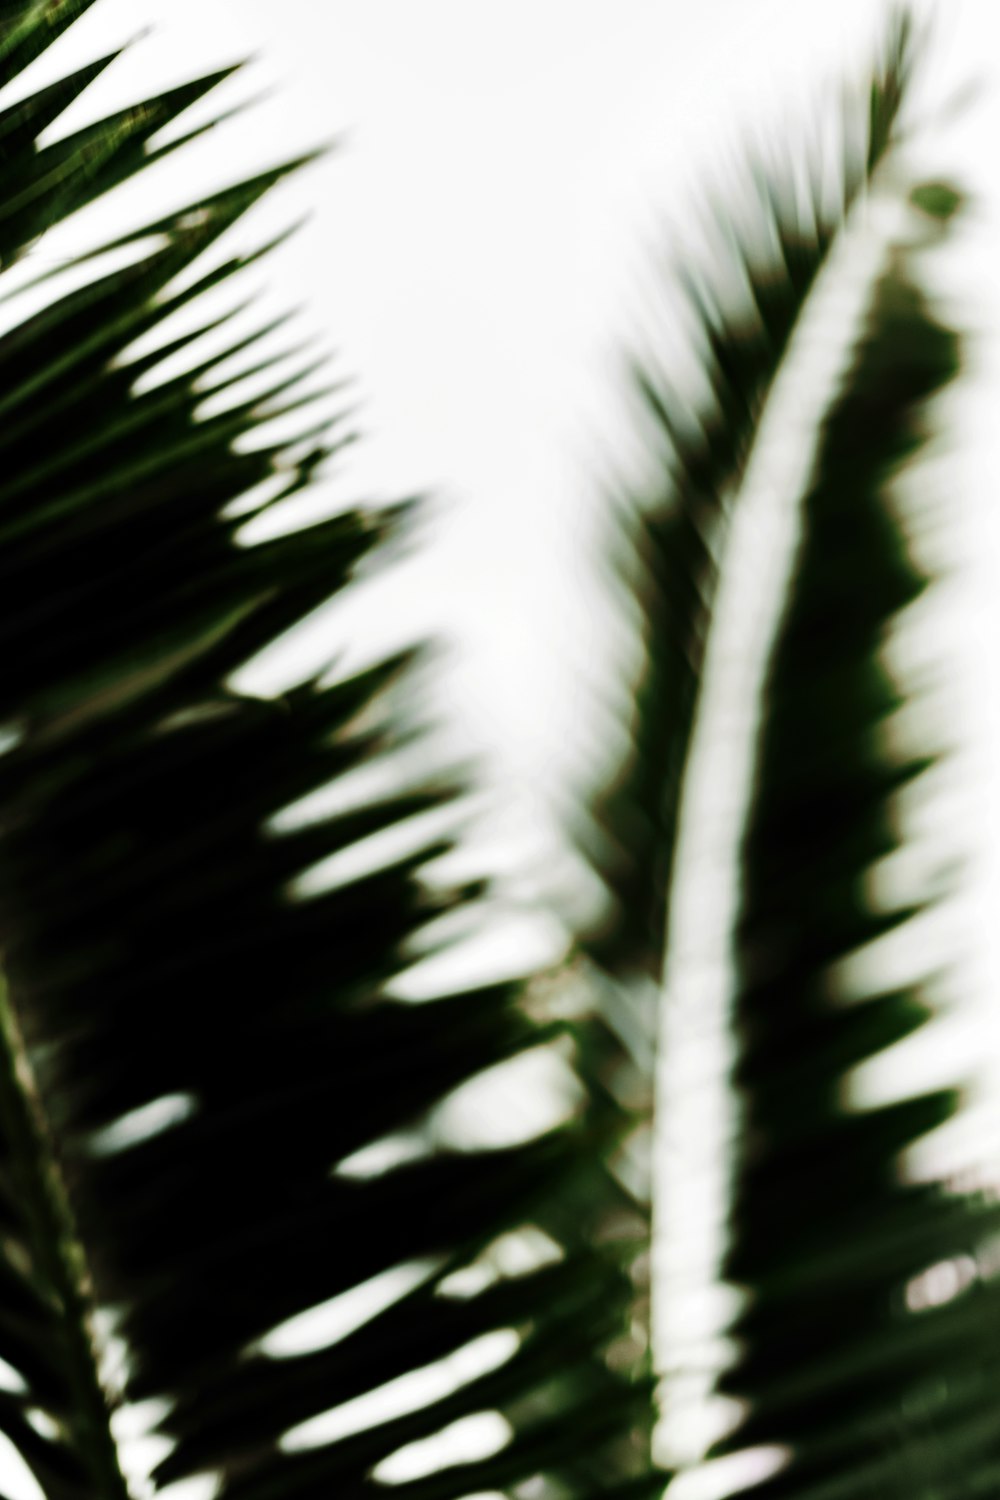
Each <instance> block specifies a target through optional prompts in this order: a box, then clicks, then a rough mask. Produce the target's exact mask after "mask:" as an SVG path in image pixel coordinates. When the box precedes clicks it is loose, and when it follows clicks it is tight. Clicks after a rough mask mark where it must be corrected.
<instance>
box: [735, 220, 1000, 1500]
mask: <svg viewBox="0 0 1000 1500" xmlns="http://www.w3.org/2000/svg"><path fill="white" fill-rule="evenodd" d="M916 270H917V268H916V267H915V265H914V256H913V253H912V252H910V251H904V250H896V251H895V252H894V253H893V254H892V255H891V256H890V263H889V266H888V268H887V270H886V271H885V272H884V274H883V275H882V276H881V279H880V280H879V282H878V285H877V287H876V290H875V294H874V297H873V300H872V304H871V308H870V312H869V316H868V321H867V327H866V329H865V331H864V334H863V336H862V338H861V340H860V343H859V345H858V348H857V352H856V356H855V359H854V362H853V367H852V368H851V370H850V372H849V374H848V375H847V378H846V381H845V384H844V389H843V391H842V393H841V394H840V395H839V397H838V399H837V401H836V403H835V405H834V406H833V408H832V410H831V412H830V414H829V416H828V418H827V420H826V423H825V426H824V429H823V432H822V436H821V442H820V448H819V453H818V457H817V461H816V467H815V472H814V476H813V479H812V481H811V483H810V486H809V488H808V492H807V494H806V497H805V500H804V515H803V541H802V547H801V553H800V556H799V558H798V562H797V567H796V570H795V576H794V580H793V583H792V590H791V596H790V601H789V605H788V609H787V614H786V616H785V618H784V620H783V623H782V626H781V630H780V635H779V639H778V643H777V646H776V649H775V654H774V657H773V660H772V663H771V670H770V680H769V684H768V688H767V693H766V701H765V706H764V727H763V736H762V743H761V746H760V751H759V762H758V776H757V784H756V789H755V795H754V802H753V806H752V810H751V814H750V822H749V829H748V833H747V838H746V844H745V849H744V854H743V864H742V886H743V892H742V912H741V917H740V922H739V929H738V941H737V961H738V967H739V979H738V985H737V994H736V1001H735V1020H736V1025H737V1033H738V1064H737V1069H736V1080H737V1083H738V1085H739V1088H740V1091H741V1096H742V1099H743V1101H744V1111H745V1113H744V1118H743V1122H742V1126H741V1129H740V1133H739V1138H738V1141H737V1170H736V1188H735V1199H734V1204H733V1219H732V1242H731V1247H730V1251H729V1254H728V1258H727V1264H726V1268H725V1272H726V1275H727V1276H728V1277H729V1278H730V1279H731V1280H732V1281H734V1282H736V1283H738V1284H739V1285H740V1286H741V1287H743V1288H744V1289H745V1290H746V1291H747V1292H748V1294H749V1295H748V1300H747V1306H746V1308H745V1310H744V1311H743V1312H742V1314H741V1315H740V1316H739V1317H738V1319H737V1321H736V1324H735V1326H734V1328H733V1332H734V1334H735V1335H736V1338H737V1341H738V1345H739V1353H738V1356H737V1358H736V1361H735V1364H734V1365H733V1367H732V1368H731V1369H730V1370H729V1371H728V1372H727V1374H726V1376H725V1378H724V1381H723V1389H724V1390H725V1391H726V1392H727V1393H729V1394H731V1395H735V1396H738V1397H739V1398H740V1399H741V1400H742V1401H744V1402H746V1403H747V1406H746V1412H745V1415H744V1417H743V1419H742V1421H741V1422H740V1423H739V1425H738V1427H737V1428H736V1430H735V1432H733V1433H732V1434H731V1435H730V1436H729V1437H727V1438H726V1439H725V1441H724V1442H722V1443H720V1444H719V1445H718V1447H717V1449H716V1452H717V1453H719V1454H722V1453H731V1452H734V1451H739V1450H740V1449H742V1448H746V1447H748V1446H753V1445H756V1444H782V1445H787V1446H789V1447H790V1450H791V1459H790V1462H789V1464H788V1465H787V1467H786V1468H785V1469H784V1470H783V1471H782V1472H781V1473H779V1474H778V1475H777V1476H776V1477H775V1478H773V1479H772V1480H770V1481H769V1482H767V1483H766V1484H764V1485H762V1486H760V1487H759V1488H755V1489H754V1490H753V1493H754V1494H755V1495H757V1494H759V1495H760V1496H761V1500H765V1497H767V1500H771V1497H774V1500H777V1497H779V1496H781V1497H789V1500H791V1497H794V1500H806V1497H809V1500H827V1497H829V1500H834V1497H837V1496H845V1497H846V1496H848V1495H851V1496H858V1495H869V1494H870V1495H873V1496H874V1495H889V1494H892V1495H895V1494H902V1493H907V1494H913V1495H921V1494H927V1495H930V1494H934V1495H940V1496H948V1497H955V1500H958V1497H965V1496H971V1495H974V1494H985V1493H990V1492H991V1491H992V1489H993V1488H994V1487H995V1484H996V1480H997V1475H998V1473H1000V1469H998V1467H997V1465H998V1460H1000V1420H998V1418H1000V1408H998V1404H997V1397H996V1380H997V1374H998V1372H1000V1365H998V1356H997V1332H998V1330H1000V1290H998V1286H997V1283H996V1281H995V1280H990V1278H989V1274H988V1257H987V1258H984V1247H985V1246H986V1245H987V1242H988V1241H989V1240H990V1239H991V1238H995V1235H996V1232H997V1210H996V1208H995V1207H989V1206H987V1205H986V1204H984V1203H982V1202H981V1201H980V1200H979V1199H978V1198H977V1197H976V1196H965V1195H962V1194H960V1193H959V1192H957V1191H955V1192H949V1191H945V1190H944V1189H943V1188H941V1187H939V1186H938V1185H936V1184H934V1183H926V1182H925V1183H917V1182H911V1181H907V1180H905V1178H904V1177H903V1176H902V1175H901V1174H900V1168H899V1159H900V1156H901V1153H902V1152H903V1151H904V1150H905V1149H906V1148H907V1147H909V1146H911V1145H912V1144H913V1143H915V1142H916V1141H917V1140H919V1139H920V1138H921V1137H923V1136H924V1135H926V1134H927V1132H929V1131H930V1130H932V1129H934V1128H935V1127H937V1126H939V1125H940V1124H942V1123H943V1122H945V1121H947V1120H948V1119H949V1118H950V1117H951V1116H952V1115H953V1114H954V1112H955V1110H956V1108H957V1107H958V1102H959V1096H958V1094H957V1092H956V1091H954V1090H938V1091H935V1092H933V1093H928V1094H924V1095H921V1096H919V1097H906V1096H904V1097H902V1098H900V1099H899V1100H898V1101H894V1102H891V1103H888V1104H884V1105H881V1106H879V1107H865V1108H862V1107H859V1106H852V1105H851V1104H850V1102H849V1101H848V1098H847V1094H846V1087H847V1084H848V1083H849V1080H850V1076H851V1073H852V1071H853V1070H854V1069H855V1068H857V1067H858V1066H859V1065H860V1064H862V1063H863V1062H865V1061H867V1060H868V1059H870V1058H872V1057H874V1056H876V1055H878V1054H879V1053H881V1052H883V1051H884V1050H885V1049H887V1048H889V1047H891V1046H892V1045H893V1044H894V1043H896V1042H898V1041H900V1040H902V1039H903V1038H905V1037H907V1036H909V1035H911V1034H912V1033H914V1032H915V1031H916V1030H918V1029H919V1028H920V1027H921V1026H923V1025H924V1024H925V1022H927V1021H928V1020H929V1018H930V1017H931V1016H932V1015H933V1014H934V1009H935V1007H934V1004H933V1003H932V998H931V997H932V992H933V986H926V985H922V984H920V983H914V984H913V985H912V986H909V987H906V988H903V989H899V990H894V989H889V988H883V987H882V986H880V984H879V981H878V979H877V977H876V975H877V966H875V965H874V964H869V965H868V969H867V971H866V972H867V974H868V976H869V977H867V978H866V979H864V980H855V981H854V982H853V983H852V984H851V985H850V986H845V983H844V982H843V980H842V977H841V972H842V966H843V963H844V961H845V960H847V959H849V958H851V957H852V956H853V955H856V954H858V953H860V952H862V951H864V950H867V949H869V948H870V947H871V945H873V944H875V943H876V942H877V940H878V939H879V938H881V937H882V936H884V935H885V934H887V933H889V932H892V931H894V930H896V929H903V928H904V924H906V923H907V922H908V921H909V920H910V919H911V917H912V916H913V915H914V912H913V909H912V908H909V907H903V906H900V905H898V904H895V903H887V904H878V903H876V902H875V900H874V899H873V897H872V894H871V890H870V886H869V885H868V877H869V875H870V872H871V871H872V869H873V866H874V865H875V863H876V862H877V861H878V860H879V859H880V858H882V857H884V856H886V855H888V854H890V853H891V852H893V851H894V850H895V849H897V848H898V847H899V844H900V840H901V838H902V837H903V835H902V834H901V831H900V828H899V820H898V817H897V815H896V813H895V810H894V799H895V796H896V793H897V792H898V791H899V789H900V788H901V787H903V786H904V785H905V784H907V783H909V782H912V781H913V780H914V778H917V777H919V776H920V775H921V773H922V772H923V771H924V770H925V769H926V768H927V767H928V764H929V758H928V757H924V756H919V755H916V754H912V753H903V754H901V753H898V752H897V753H893V751H892V748H891V745H890V744H889V743H887V738H886V735H885V733H884V730H885V726H886V723H887V721H888V719H889V717H890V715H891V714H892V713H893V712H894V711H895V710H896V709H897V708H898V707H899V705H900V702H901V696H900V689H899V688H898V687H897V686H896V685H895V683H894V682H893V680H892V677H891V676H890V674H889V672H888V670H887V668H886V666H885V665H884V663H883V660H882V650H883V647H884V643H885V639H886V635H887V632H888V630H889V629H890V627H891V625H892V623H893V621H894V618H895V617H896V615H897V614H898V612H899V611H901V610H902V609H904V608H905V607H906V605H907V604H909V603H910V602H911V601H912V600H913V599H914V598H915V597H916V596H917V595H918V594H919V593H920V592H921V590H922V589H923V588H924V586H925V584H926V579H925V578H923V577H922V576H921V575H920V573H919V572H918V571H917V569H916V568H915V566H914V564H913V563H912V561H911V559H910V556H909V555H908V548H907V542H906V537H905V533H904V532H903V530H902V527H901V523H900V521H899V519H898V518H897V516H896V515H895V514H894V512H893V509H892V503H891V500H890V499H887V487H888V486H889V484H890V483H891V481H892V479H893V477H894V476H895V475H896V474H897V473H898V472H899V470H900V469H901V467H902V466H903V465H905V464H906V462H907V461H908V460H909V459H910V458H911V457H912V456H913V455H914V454H915V453H916V452H917V450H918V449H919V448H920V446H921V445H922V443H923V441H924V438H925V434H926V432H927V421H928V419H927V414H926V407H927V403H928V401H929V400H931V398H933V397H934V396H935V394H936V393H937V392H939V391H940V390H941V389H942V388H943V387H944V386H945V385H946V384H947V383H948V382H949V381H950V380H951V379H952V378H953V376H954V375H955V373H956V371H957V370H958V368H959V360H960V348H959V342H958V339H957V337H956V335H955V334H954V333H953V332H952V331H951V330H950V329H948V328H947V327H945V326H943V325H942V324H940V323H939V322H938V321H936V319H935V316H934V314H933V312H932V309H931V307H930V306H929V304H928V301H927V298H926V295H925V294H924V293H923V292H922V291H921V288H920V283H919V279H918V277H917V274H916ZM949 1273H950V1274H951V1281H949V1280H948V1277H949ZM942 1274H943V1275H944V1277H945V1281H946V1282H947V1285H946V1286H945V1288H944V1291H943V1292H942V1291H941V1290H940V1283H941V1277H942ZM928 1275H931V1276H934V1275H936V1276H937V1283H936V1284H937V1285H938V1291H936V1292H935V1291H934V1290H933V1287H931V1290H930V1291H928V1290H927V1287H928V1286H930V1283H929V1282H927V1278H928ZM925 1283H926V1285H925ZM925 1293H926V1295H925Z"/></svg>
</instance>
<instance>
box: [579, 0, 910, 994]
mask: <svg viewBox="0 0 1000 1500" xmlns="http://www.w3.org/2000/svg"><path fill="white" fill-rule="evenodd" d="M914 65H915V37H914V30H913V23H912V21H911V20H910V18H909V16H908V15H907V14H906V13H905V12H898V13H897V14H895V15H894V17H893V19H892V22H891V24H890V27H889V29H888V32H887V34H886V37H885V39H884V41H883V45H882V50H881V56H880V58H879V59H878V61H877V62H876V65H875V67H874V69H873V71H872V75H871V78H870V79H869V80H868V81H867V82H866V83H865V84H864V86H863V87H858V88H855V89H852V90H849V91H847V92H846V94H845V98H844V102H843V108H842V111H841V113H840V115H839V117H838V119H837V129H836V134H835V141H836V148H835V153H834V155H833V157H832V159H831V153H830V151H829V148H828V147H827V148H823V147H820V146H816V147H815V148H814V149H809V150H808V153H807V158H806V160H805V161H804V162H803V163H797V162H796V161H794V160H789V161H785V160H781V161H779V162H776V163H775V164H773V165H766V166H765V165H762V164H760V163H757V162H751V163H750V164H749V165H748V166H745V167H741V171H740V177H741V179H745V180H746V181H747V182H748V183H749V184H751V188H752V196H753V202H752V204H751V205H750V210H751V211H750V212H749V213H748V215H747V221H748V224H747V229H746V231H745V232H743V233H740V232H731V233H729V235H728V236H727V239H726V248H727V254H726V258H725V263H724V264H723V265H722V266H721V268H720V271H719V273H718V274H717V276H716V277H715V279H714V280H713V281H710V282H707V283H699V282H698V281H697V279H696V278H695V277H693V276H692V275H690V274H689V273H687V274H685V273H684V272H683V270H682V272H681V274H682V276H683V278H684V280H685V283H686V285H687V289H688V292H689V294H690V301H691V305H692V309H693V312H694V321H695V324H696V327H697V340H698V350H697V354H698V360H699V365H700V367H701V371H702V374H703V377H704V385H705V388H706V390H707V391H708V393H709V394H708V395H706V396H705V397H704V398H703V399H701V400H700V401H699V402H697V404H696V405H695V406H693V407H692V406H690V405H689V401H688V399H687V398H686V397H685V396H684V395H683V394H682V393H681V391H680V389H679V388H677V386H676V384H675V382H674V381H673V379H672V377H671V376H670V375H669V373H668V372H667V371H666V369H665V367H664V361H663V358H662V356H660V355H658V354H657V353H655V352H653V351H651V352H650V353H648V354H647V355H646V356H645V357H644V358H643V360H642V361H641V362H640V363H639V364H638V366H637V369H636V381H637V386H638V390H639V393H640V395H641V398H642V401H643V405H644V407H645V410H646V414H647V416H648V418H649V426H650V428H651V431H652V434H653V443H654V445H655V447H656V449H657V451H658V453H662V459H663V463H662V467H663V472H664V483H663V487H662V491H660V492H657V493H656V494H655V495H653V496H651V497H647V498H643V499H638V498H636V497H635V496H629V495H626V496H624V498H623V499H622V500H621V501H620V503H619V505H618V507H617V510H616V512H615V513H614V514H613V516H612V521H613V525H614V528H615V529H614V535H613V539H612V542H613V545H612V546H611V548H610V550H611V552H612V554H613V555H614V556H615V557H617V559H618V563H617V568H618V569H619V578H618V580H617V582H618V587H619V589H620V592H621V595H622V597H623V599H624V600H625V601H626V602H627V605H628V607H629V610H630V611H634V610H637V611H638V634H639V635H640V637H641V640H642V661H641V666H640V673H639V680H638V684H637V688H636V691H635V694H634V709H633V719H632V743H631V746H630V748H629V750H628V753H627V755H626V757H625V763H624V765H623V767H622V769H621V771H620V773H619V775H618V777H617V778H616V780H615V782H614V784H613V785H612V786H611V787H610V788H608V789H607V790H606V791H605V792H604V793H603V794H602V796H601V797H600V799H599V800H598V801H597V803H596V805H595V806H594V807H593V809H592V813H591V816H592V819H593V824H594V825H595V826H592V827H591V829H590V830H589V831H587V830H586V829H585V830H584V831H583V833H582V836H581V843H582V844H583V847H584V849H585V851H586V852H587V854H588V856H589V858H590V859H591V862H592V863H593V866H594V868H595V870H596V872H597V873H598V874H599V875H600V877H601V879H602V881H603V883H604V885H605V886H606V888H607V890H608V892H609V894H610V897H611V907H610V910H609V911H608V913H607V915H606V918H605V920H604V921H603V923H602V924H601V926H600V927H599V928H598V929H597V930H595V931H594V932H592V933H589V934H587V935H586V937H585V949H586V951H587V952H588V953H589V954H590V955H591V956H592V957H593V959H594V960H595V962H596V963H597V964H598V965H599V966H600V968H601V969H602V970H603V971H604V972H605V973H607V974H608V975H610V976H611V977H612V978H614V979H617V980H620V981H627V980H628V979H629V978H630V977H632V978H634V977H637V976H645V977H646V978H648V979H650V980H651V981H652V982H653V983H654V984H656V985H658V984H659V983H660V981H661V978H662V975H663V966H664V957H665V943H666V922H667V912H668V908H669V899H670V885H671V874H672V869H673V863H674V858H675V852H676V840H677V829H678V814H679V807H680V798H681V783H682V779H683V774H684V767H685V765H686V763H687V760H688V754H689V748H690V742H691V735H692V729H693V725H694V719H695V713H696V707H697V702H698V695H699V689H700V684H701V680H702V675H703V671H704V664H705V649H706V644H707V640H708V633H709V627H710V621H711V618H712V613H713V606H714V602H715V595H716V589H717V584H718V580H719V576H720V573H721V571H722V569H723V568H724V567H725V558H726V545H727V536H728V526H729V520H730V517H731V515H732V510H733V506H734V505H735V503H736V502H737V497H738V494H739V492H740V489H741V486H742V485H743V483H744V481H745V479H746V476H747V473H748V470H749V468H750V464H751V462H752V459H753V457H754V454H755V452H756V451H757V443H758V439H759V435H760V432H761V427H762V423H763V420H764V416H765V413H766V411H767V409H768V402H769V400H770V398H771V395H772V393H773V391H774V388H775V385H776V383H777V382H778V380H779V379H780V377H781V375H782V374H783V372H784V371H785V369H786V366H787V363H788V356H789V354H790V352H791V350H792V347H793V344H794V341H795V335H796V332H797V330H798V328H799V327H800V324H801V321H802V318H803V314H804V313H805V311H806V309H807V307H808V305H809V302H810V293H811V292H812V290H813V288H814V286H815V284H816V281H817V278H818V277H819V275H820V273H821V272H822V270H823V268H824V267H825V266H826V265H827V263H828V261H829V259H830V256H831V254H832V253H833V250H834V249H835V247H836V246H837V245H838V244H839V242H840V238H841V235H842V233H843V231H844V228H845V225H846V221H847V217H848V215H849V213H850V211H851V209H852V208H853V207H854V205H855V204H856V203H857V201H858V200H859V198H861V197H862V196H863V194H864V193H865V192H866V190H867V189H868V188H869V187H870V186H871V183H872V179H873V177H874V175H875V173H876V172H877V170H878V169H879V167H880V166H881V165H882V164H883V163H884V162H885V161H886V158H887V156H888V155H889V153H890V151H891V150H892V148H893V145H894V142H895V141H896V138H897V135H898V134H899V131H900V128H901V121H902V114H903V111H904V108H905V100H906V95H907V90H908V88H909V86H910V79H911V75H912V73H913V69H914ZM797 167H801V168H802V170H801V171H799V170H796V168H797ZM713 217H714V219H715V220H716V221H717V222H721V223H722V224H724V225H729V223H730V217H731V216H730V213H729V211H728V210H727V208H726V207H725V206H724V205H723V206H722V207H720V208H719V209H718V211H717V212H716V213H715V214H714V215H713ZM714 238H717V237H714ZM673 334H674V330H673V329H671V330H670V336H671V337H673Z"/></svg>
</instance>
